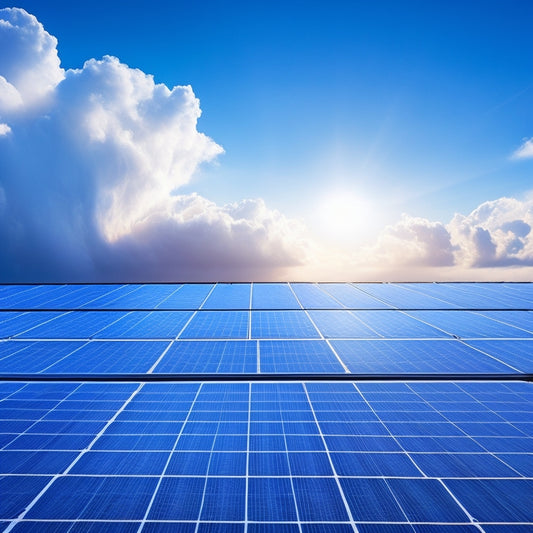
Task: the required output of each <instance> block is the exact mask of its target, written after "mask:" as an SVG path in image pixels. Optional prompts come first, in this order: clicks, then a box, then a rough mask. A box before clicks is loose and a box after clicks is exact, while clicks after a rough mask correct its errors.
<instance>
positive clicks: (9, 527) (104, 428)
mask: <svg viewBox="0 0 533 533" xmlns="http://www.w3.org/2000/svg"><path fill="white" fill-rule="evenodd" d="M80 387H81V384H80ZM80 387H78V388H80ZM142 387H143V384H142V383H140V384H139V385H138V387H137V389H136V390H135V391H133V392H132V393H131V395H130V397H129V398H128V399H127V400H126V401H125V402H124V404H123V405H122V407H121V408H120V409H119V410H118V411H117V412H116V413H115V414H114V415H113V416H112V417H111V418H110V419H109V421H108V422H107V423H106V424H105V425H104V427H103V428H102V429H101V430H100V432H99V433H98V434H97V435H96V436H95V437H94V439H93V440H92V441H91V443H90V444H89V445H88V446H87V447H86V448H84V449H83V450H82V451H81V452H80V453H79V454H78V456H77V457H76V458H75V459H74V461H72V462H71V463H70V465H69V466H67V468H66V469H65V470H64V471H63V472H62V473H60V474H55V475H54V476H53V477H52V479H51V480H50V481H49V482H48V483H47V484H46V486H45V487H44V488H43V489H42V490H41V491H40V492H39V494H37V496H35V498H34V499H33V500H32V501H31V502H30V503H29V504H28V505H27V506H26V507H25V509H24V511H23V512H22V513H21V514H20V515H19V516H18V517H17V518H15V519H14V520H12V521H11V523H10V524H9V526H8V527H7V528H6V529H5V531H4V533H9V532H10V531H11V530H12V529H13V528H14V527H15V526H16V525H17V524H18V523H19V522H20V521H21V520H23V519H24V517H25V516H26V515H27V514H28V512H29V511H30V510H31V509H32V508H33V507H34V505H35V504H36V503H37V502H38V501H39V500H40V499H41V497H42V496H43V495H44V494H45V493H46V492H47V491H48V489H49V488H50V487H51V486H52V485H53V483H54V482H55V481H56V480H58V479H60V478H62V477H63V476H65V475H67V474H68V473H69V472H70V471H71V470H72V468H73V467H74V465H75V464H76V463H77V462H78V461H79V460H80V459H81V458H82V457H83V456H84V455H85V454H86V453H87V452H88V451H90V450H91V448H92V447H93V446H94V444H95V443H96V441H97V440H98V439H99V438H100V437H101V436H102V435H103V433H104V432H105V430H106V429H107V428H108V427H109V426H110V425H111V424H112V423H113V422H114V421H115V420H116V418H117V417H118V416H119V414H120V413H121V412H122V411H123V410H124V409H125V408H126V406H127V405H128V404H129V403H130V402H131V401H132V400H133V398H134V397H135V396H136V395H137V393H138V392H139V391H140V390H141V389H142ZM73 392H74V391H73ZM73 392H72V393H73ZM72 393H71V394H72ZM62 401H64V400H62ZM56 407H57V406H56Z"/></svg>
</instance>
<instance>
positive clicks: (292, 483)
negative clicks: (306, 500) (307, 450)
mask: <svg viewBox="0 0 533 533" xmlns="http://www.w3.org/2000/svg"><path fill="white" fill-rule="evenodd" d="M278 408H279V413H280V419H281V427H282V431H283V445H284V447H285V460H286V461H287V465H288V470H289V475H288V476H287V477H288V479H289V482H290V485H291V493H292V501H293V502H294V511H295V513H296V521H297V523H298V531H299V532H300V533H302V520H301V518H300V506H299V505H298V500H297V498H296V491H295V489H294V476H293V474H292V466H291V461H290V458H289V447H288V446H287V434H286V431H285V422H284V420H283V411H282V408H281V405H278Z"/></svg>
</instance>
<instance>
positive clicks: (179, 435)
mask: <svg viewBox="0 0 533 533" xmlns="http://www.w3.org/2000/svg"><path fill="white" fill-rule="evenodd" d="M202 387H203V384H200V385H199V387H198V389H197V390H196V394H195V396H194V399H193V401H192V402H191V405H190V406H189V411H188V412H187V416H186V417H185V420H184V421H183V423H182V426H181V429H180V431H179V433H178V435H177V437H176V439H175V441H174V445H173V446H172V450H171V451H170V453H169V454H168V457H167V461H166V463H165V466H164V467H163V471H162V472H161V474H160V475H159V480H158V482H157V485H156V486H155V489H154V491H153V493H152V497H151V498H150V502H149V503H148V506H147V507H146V511H145V513H144V516H143V519H142V521H141V523H140V524H139V529H138V530H137V533H141V531H142V530H143V528H144V526H145V524H146V522H147V520H148V516H149V514H150V511H151V510H152V506H153V504H154V501H155V499H156V496H157V493H158V492H159V488H160V487H161V483H162V482H163V478H164V477H165V474H166V472H167V470H168V465H169V464H170V461H171V459H172V456H173V454H174V452H175V450H176V446H177V445H178V442H179V440H180V438H181V436H182V435H183V431H184V429H185V426H186V424H187V421H188V420H189V417H190V416H191V412H192V410H193V407H194V404H195V403H196V400H197V399H198V396H199V395H200V391H201V390H202Z"/></svg>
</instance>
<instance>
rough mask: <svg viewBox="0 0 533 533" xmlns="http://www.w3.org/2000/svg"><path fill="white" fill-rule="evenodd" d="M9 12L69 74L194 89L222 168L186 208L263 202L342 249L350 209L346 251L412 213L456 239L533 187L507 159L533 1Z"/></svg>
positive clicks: (62, 6) (527, 169)
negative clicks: (101, 66) (199, 203)
mask: <svg viewBox="0 0 533 533" xmlns="http://www.w3.org/2000/svg"><path fill="white" fill-rule="evenodd" d="M17 6H18V7H22V8H24V9H25V10H26V11H28V12H29V13H32V14H33V15H35V16H36V17H37V19H38V20H39V22H40V23H42V24H43V26H44V28H45V30H46V31H47V32H49V33H50V34H51V35H54V36H55V37H56V38H57V39H58V45H57V48H58V54H59V57H60V59H61V66H62V67H63V68H64V69H70V68H81V67H82V66H83V64H84V62H85V61H86V60H88V59H90V58H96V59H99V58H101V57H102V56H103V55H105V54H110V55H113V56H116V57H118V58H119V59H120V61H121V62H122V63H125V64H126V65H128V66H129V67H132V68H138V69H140V70H141V71H143V72H144V73H147V74H152V75H153V76H154V79H155V82H156V83H163V84H165V85H167V86H168V87H169V88H172V87H173V86H174V85H186V84H190V85H191V86H192V88H193V90H194V94H195V95H196V97H197V98H199V100H200V106H201V109H202V117H201V118H200V119H199V121H198V130H199V131H201V132H204V133H205V134H206V135H208V136H209V137H211V138H212V139H213V140H214V141H215V142H216V143H217V144H218V145H220V146H222V147H223V148H224V151H225V153H224V154H222V155H219V156H218V157H217V159H216V162H215V163H214V164H203V165H202V166H201V167H200V170H199V171H197V172H196V174H195V175H194V177H193V179H191V180H188V181H187V183H184V184H183V185H182V186H181V187H180V193H181V194H188V193H192V192H197V193H198V194H199V195H201V196H202V197H205V198H208V199H209V200H211V201H213V202H215V203H216V204H220V205H223V204H225V203H228V202H236V201H239V200H241V199H243V198H260V199H262V200H264V202H265V203H266V205H267V206H268V208H270V209H275V210H278V211H279V212H281V213H283V215H284V216H287V217H289V218H295V219H298V220H300V221H301V222H303V224H305V226H306V227H307V228H308V229H309V230H310V232H311V234H312V235H316V236H317V237H318V238H319V239H323V240H328V239H330V240H332V241H334V240H335V239H336V236H335V234H339V233H341V232H340V230H339V228H340V227H341V226H342V224H343V222H344V225H345V226H348V227H349V228H350V227H351V225H350V222H348V221H346V220H345V219H346V217H348V216H349V215H348V214H346V215H343V216H341V217H340V218H339V220H337V221H336V222H335V224H332V225H331V227H329V229H324V228H325V226H326V225H327V224H325V223H324V216H326V217H327V216H328V212H329V213H330V212H331V208H332V206H333V210H335V207H337V206H338V211H340V210H341V209H344V207H343V206H342V205H341V203H342V202H341V198H342V197H343V196H345V197H349V198H351V199H353V200H354V204H357V205H359V206H360V211H361V212H362V213H364V214H365V217H364V221H362V220H359V219H357V217H354V218H355V219H357V220H355V222H356V223H357V224H358V225H359V226H362V229H359V230H358V231H355V230H354V231H353V232H352V233H353V234H354V235H355V234H356V233H357V238H355V237H354V239H353V241H354V242H356V241H357V242H363V241H364V242H365V243H367V244H369V243H372V242H374V241H375V240H376V239H377V238H378V237H379V235H380V232H381V231H382V230H383V228H384V227H385V225H387V224H389V225H394V224H396V223H397V222H398V221H399V220H400V219H401V216H402V214H404V213H405V214H407V215H409V216H411V217H422V218H424V219H427V220H428V221H430V222H432V223H437V222H438V223H442V224H444V225H446V224H448V223H449V222H450V221H451V220H452V218H453V216H454V214H455V213H461V214H463V215H465V216H467V215H468V214H469V213H470V212H471V211H473V210H474V209H476V208H477V207H478V206H480V205H481V204H483V203H484V202H487V201H489V200H494V201H495V200H497V199H499V198H502V197H513V198H516V199H518V200H520V201H521V200H523V199H524V198H525V197H526V196H527V194H528V192H529V191H531V190H532V189H533V177H532V171H533V158H531V157H522V158H516V157H514V158H513V157H512V156H513V153H515V152H516V151H517V150H518V149H519V147H520V146H521V145H522V143H524V142H525V141H526V140H527V139H529V138H530V137H532V136H533V106H532V105H531V102H532V100H533V49H532V47H531V27H532V26H533V4H532V3H530V2H526V1H507V2H501V1H497V2H495V1H483V2H481V1H469V2H460V1H436V2H427V1H407V2H397V1H396V2H393V1H377V2H359V1H346V2H343V1H330V2H327V3H325V2H310V1H306V2H297V1H289V2H272V1H270V2H232V3H231V2H210V1H208V2H162V1H157V0H155V1H152V2H139V1H128V2H118V1H115V2H100V1H93V2H90V3H84V2H66V1H55V0H47V1H46V2H41V1H25V0H20V1H19V2H18V3H17ZM332 191H333V192H332ZM326 201H327V202H329V203H330V211H328V210H327V206H325V205H324V204H325V202H326ZM348 212H349V209H348ZM363 222H364V224H363ZM328 231H329V232H330V233H329V234H328ZM348 240H349V239H348ZM350 243H351V241H350ZM343 244H346V242H345V241H343Z"/></svg>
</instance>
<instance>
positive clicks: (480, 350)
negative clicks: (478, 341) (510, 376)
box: [460, 339, 524, 374]
mask: <svg viewBox="0 0 533 533" xmlns="http://www.w3.org/2000/svg"><path fill="white" fill-rule="evenodd" d="M467 340H469V339H460V342H461V343H462V344H464V345H465V346H468V347H469V348H473V349H474V350H476V351H477V352H480V353H482V354H483V355H486V356H487V357H490V358H491V359H494V360H495V361H498V363H501V364H502V365H505V366H507V367H509V368H511V369H512V370H514V371H516V372H519V373H520V374H523V373H524V372H523V371H522V370H520V369H519V368H516V367H514V366H512V365H511V364H509V363H506V362H505V361H502V360H501V359H499V358H498V357H496V356H495V355H491V354H490V353H488V352H485V351H484V350H482V349H481V348H477V347H475V346H470V344H467V343H466V342H465V341H467ZM486 340H491V339H486ZM503 340H505V339H503Z"/></svg>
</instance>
